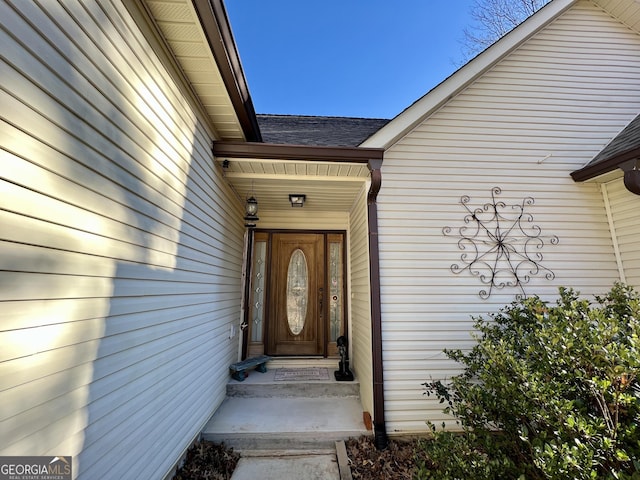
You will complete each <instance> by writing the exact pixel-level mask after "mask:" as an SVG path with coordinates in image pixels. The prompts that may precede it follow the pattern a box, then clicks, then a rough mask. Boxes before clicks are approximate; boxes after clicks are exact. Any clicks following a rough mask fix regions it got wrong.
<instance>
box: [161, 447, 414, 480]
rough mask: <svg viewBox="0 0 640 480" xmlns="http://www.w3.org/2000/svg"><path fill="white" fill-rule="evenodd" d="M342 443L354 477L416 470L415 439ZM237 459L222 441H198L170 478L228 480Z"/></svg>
mask: <svg viewBox="0 0 640 480" xmlns="http://www.w3.org/2000/svg"><path fill="white" fill-rule="evenodd" d="M345 446H346V447H347V456H348V457H349V467H350V468H351V475H352V476H353V478H354V480H357V479H362V480H404V479H408V480H410V479H412V478H413V476H414V474H415V472H416V442H415V441H406V442H405V441H396V440H390V441H389V446H388V447H387V448H386V449H385V450H382V451H380V450H378V449H376V447H375V445H374V443H373V438H372V437H359V438H351V439H349V440H347V441H346V442H345ZM239 459H240V455H239V454H237V453H235V452H234V451H233V449H231V448H227V447H225V445H224V444H222V445H221V444H217V443H213V442H207V441H202V442H198V443H196V444H194V445H193V446H192V447H191V448H190V449H189V451H188V452H187V457H186V459H185V462H184V465H183V466H182V467H181V468H180V469H178V471H177V472H176V474H175V476H174V477H173V480H229V479H230V478H231V474H232V473H233V470H234V469H235V468H236V465H237V463H238V460H239Z"/></svg>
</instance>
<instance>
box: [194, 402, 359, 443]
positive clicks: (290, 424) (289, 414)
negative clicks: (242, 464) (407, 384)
mask: <svg viewBox="0 0 640 480" xmlns="http://www.w3.org/2000/svg"><path fill="white" fill-rule="evenodd" d="M367 434H370V432H367V430H366V428H365V426H364V423H363V420H362V406H361V405H360V399H359V398H355V397H344V398H340V397H323V398H304V397H284V398H279V397H268V398H255V397H251V398H244V397H227V398H226V399H225V400H224V402H223V403H222V405H221V406H220V408H219V409H218V410H217V412H216V414H215V415H214V416H213V417H212V418H211V420H210V421H209V423H207V425H206V427H205V428H204V430H203V432H202V435H203V438H204V439H205V440H211V441H214V442H218V443H222V442H224V444H225V445H228V446H230V447H233V448H234V449H236V450H293V449H313V448H327V447H333V445H334V444H335V442H336V441H337V440H346V439H348V438H350V437H359V436H361V435H367Z"/></svg>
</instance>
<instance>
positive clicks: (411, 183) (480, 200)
mask: <svg viewBox="0 0 640 480" xmlns="http://www.w3.org/2000/svg"><path fill="white" fill-rule="evenodd" d="M639 94H640V39H639V38H638V36H637V35H636V34H634V33H633V32H631V31H630V30H628V29H626V28H625V27H624V26H622V25H621V24H619V23H617V22H616V21H615V20H614V19H612V18H611V17H609V16H608V15H606V14H604V13H603V12H602V11H601V10H599V9H597V8H595V7H594V6H593V5H592V4H591V3H590V2H580V3H578V4H577V5H576V7H574V8H572V9H571V10H570V11H568V12H567V13H565V14H564V15H563V16H561V17H560V18H559V19H557V20H556V21H555V22H553V23H552V24H550V25H549V26H548V27H546V28H545V29H543V30H542V31H541V32H539V33H538V34H536V35H535V36H533V37H532V38H531V39H529V40H528V41H527V42H526V44H525V45H523V46H522V47H520V48H519V49H518V50H517V51H515V52H513V53H512V54H511V55H509V56H508V57H507V58H505V59H504V60H502V61H500V62H499V63H498V64H496V65H495V66H494V67H493V68H491V69H490V71H488V72H487V73H485V74H484V75H483V76H482V77H480V78H479V79H478V80H476V81H475V82H474V83H473V84H471V85H470V86H469V87H468V88H466V90H465V91H463V92H462V93H461V94H459V95H457V96H456V97H454V98H453V99H452V100H451V101H449V102H448V103H447V104H446V105H445V106H443V107H442V108H441V109H440V110H439V111H437V112H436V113H434V114H432V115H431V116H430V117H429V118H428V119H427V120H426V121H424V122H423V123H422V124H421V125H419V126H418V127H416V128H415V129H414V130H413V131H412V132H411V133H409V134H408V135H406V136H405V137H404V138H403V139H401V140H400V141H398V142H397V143H396V144H395V145H394V146H392V147H391V148H390V149H389V150H388V151H387V152H386V154H385V161H384V164H383V167H382V178H383V181H382V189H381V192H380V196H379V217H380V232H381V235H380V256H381V277H382V315H383V339H384V340H383V341H384V347H385V348H384V365H385V371H384V375H385V398H386V404H385V406H386V409H387V425H388V431H389V433H391V434H393V433H407V432H419V431H425V430H426V425H425V423H424V421H425V419H430V420H432V421H435V422H437V423H440V422H441V421H442V420H443V419H445V418H446V417H444V416H443V414H442V413H441V410H442V405H441V404H438V403H437V401H434V400H433V399H427V398H426V397H425V396H424V395H423V389H422V388H421V383H423V382H425V381H427V380H430V379H446V378H448V377H450V376H451V375H454V374H455V373H457V372H458V371H459V367H458V365H456V364H455V363H454V362H452V361H450V360H449V359H447V358H446V356H445V355H444V354H443V353H442V349H443V348H468V347H471V346H472V345H473V343H472V338H471V336H470V334H469V332H470V331H471V330H472V327H473V321H472V318H471V317H472V316H474V315H482V314H486V313H488V312H492V311H496V310H497V309H498V308H500V307H502V306H503V305H505V304H508V303H510V302H511V301H512V300H513V299H514V295H515V293H517V292H516V291H515V290H513V289H508V288H507V289H503V290H497V291H494V293H492V295H491V297H490V298H489V299H488V300H482V299H480V297H479V295H478V293H479V291H480V290H481V288H483V287H484V285H482V284H481V283H480V281H479V279H478V278H477V277H473V276H471V275H470V274H468V273H466V272H463V273H461V274H459V275H455V274H453V273H452V272H451V270H450V267H451V265H452V264H460V263H461V254H462V253H465V252H463V251H461V250H460V249H459V248H458V245H457V239H456V238H455V237H445V236H444V235H443V228H444V227H446V226H449V227H451V228H452V229H453V232H454V233H455V232H456V231H457V230H456V229H457V228H458V227H461V226H463V225H464V223H463V217H464V216H465V214H466V210H465V209H464V208H463V206H462V205H461V204H460V199H461V197H462V196H463V195H468V196H469V197H470V202H469V206H470V207H471V208H476V207H481V206H482V205H483V204H484V203H486V202H489V201H491V188H492V187H495V186H497V187H500V188H501V189H502V193H501V194H500V195H499V196H498V197H497V199H498V200H500V201H504V202H505V203H506V204H507V205H512V204H520V203H522V201H523V199H525V198H526V197H531V198H533V199H534V204H533V205H531V206H527V207H526V208H525V212H527V213H530V214H531V215H533V220H534V221H533V223H534V224H535V225H538V226H539V227H540V228H541V229H542V236H543V237H545V238H546V237H548V236H550V235H557V236H558V238H559V244H558V245H550V244H549V243H548V239H547V243H546V245H545V246H544V248H543V249H542V250H541V253H542V255H543V260H542V264H543V265H544V266H546V267H548V268H549V269H551V270H552V271H553V273H554V274H555V280H553V281H547V280H545V279H544V277H543V276H541V275H539V276H534V277H532V279H531V281H530V283H529V284H528V285H526V286H525V291H526V292H527V293H528V294H539V295H541V296H543V297H544V298H546V299H553V298H555V297H556V295H557V291H558V287H559V286H571V287H575V288H577V289H578V290H579V291H581V292H582V294H584V295H591V294H593V293H603V292H605V291H606V290H608V289H609V288H610V286H611V285H612V283H613V282H614V281H615V280H617V279H618V271H617V266H616V261H615V255H614V250H613V247H612V239H611V234H610V232H609V229H608V222H607V217H606V211H605V207H604V201H603V198H602V196H601V194H600V189H599V187H598V185H596V184H576V183H574V182H573V181H572V180H571V178H570V176H569V174H570V172H572V171H573V170H576V169H578V168H580V167H582V166H583V165H584V164H586V163H587V162H588V161H589V160H590V159H591V158H592V157H593V156H594V155H595V154H596V153H597V152H598V151H599V150H600V149H601V148H602V147H604V146H605V145H606V144H607V143H608V142H609V141H610V139H611V138H613V137H614V136H615V135H616V134H617V133H618V132H619V131H620V130H621V129H622V128H623V127H624V126H625V125H626V124H627V123H628V122H629V121H630V120H631V119H632V118H634V117H635V115H637V113H638V111H640V95H639ZM636 224H637V222H636ZM636 230H637V229H636ZM636 236H637V235H636ZM630 248H631V249H633V248H634V247H631V246H630ZM636 249H637V248H636ZM628 262H629V263H630V264H631V261H630V260H629V261H628Z"/></svg>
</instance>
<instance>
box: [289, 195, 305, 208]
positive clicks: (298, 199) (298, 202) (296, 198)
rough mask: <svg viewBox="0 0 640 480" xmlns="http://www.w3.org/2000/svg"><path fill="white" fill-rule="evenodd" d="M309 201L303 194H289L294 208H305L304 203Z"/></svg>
mask: <svg viewBox="0 0 640 480" xmlns="http://www.w3.org/2000/svg"><path fill="white" fill-rule="evenodd" d="M306 199H307V196H306V195H303V194H301V193H290V194H289V202H290V203H291V206H292V207H300V208H302V207H303V206H304V201H305V200H306Z"/></svg>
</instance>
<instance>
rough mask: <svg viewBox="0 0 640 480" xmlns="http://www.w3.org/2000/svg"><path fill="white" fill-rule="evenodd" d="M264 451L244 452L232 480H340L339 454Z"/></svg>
mask: <svg viewBox="0 0 640 480" xmlns="http://www.w3.org/2000/svg"><path fill="white" fill-rule="evenodd" d="M264 453H267V454H268V455H269V456H266V457H265V456H251V455H249V454H248V453H246V454H243V456H242V457H241V458H240V462H238V465H237V467H236V469H235V471H234V472H233V475H232V477H231V480H257V479H259V480H340V469H339V468H338V461H337V459H336V454H335V453H330V452H329V453H324V454H320V453H309V452H297V453H295V454H294V453H292V452H284V453H282V454H281V453H278V452H263V454H264Z"/></svg>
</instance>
